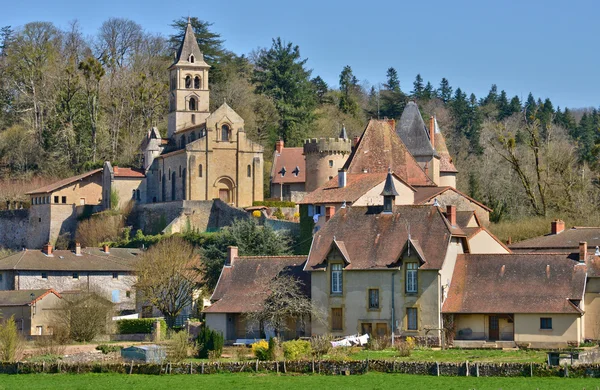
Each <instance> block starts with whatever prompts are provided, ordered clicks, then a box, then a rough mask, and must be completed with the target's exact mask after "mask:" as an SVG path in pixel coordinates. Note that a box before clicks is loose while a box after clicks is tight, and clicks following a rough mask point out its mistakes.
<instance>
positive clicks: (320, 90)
mask: <svg viewBox="0 0 600 390" xmlns="http://www.w3.org/2000/svg"><path fill="white" fill-rule="evenodd" d="M310 82H311V83H312V85H313V88H314V90H315V94H316V96H317V97H316V99H317V102H318V103H319V104H325V103H329V102H328V101H326V100H327V98H326V97H325V94H326V93H327V91H329V86H328V85H327V83H326V82H325V80H323V79H322V78H321V76H317V77H315V78H314V79H312V80H310Z"/></svg>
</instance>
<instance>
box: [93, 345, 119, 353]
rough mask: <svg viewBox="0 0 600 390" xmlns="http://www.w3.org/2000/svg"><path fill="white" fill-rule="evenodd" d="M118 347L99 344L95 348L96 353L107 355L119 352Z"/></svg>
mask: <svg viewBox="0 0 600 390" xmlns="http://www.w3.org/2000/svg"><path fill="white" fill-rule="evenodd" d="M121 348H123V347H121V346H120V345H109V344H100V345H97V346H96V350H97V351H101V352H102V353H103V354H104V355H108V354H109V353H111V352H119V351H120V350H121Z"/></svg>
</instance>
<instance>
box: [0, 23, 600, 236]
mask: <svg viewBox="0 0 600 390" xmlns="http://www.w3.org/2000/svg"><path fill="white" fill-rule="evenodd" d="M191 21H192V25H193V28H194V30H195V32H196V37H197V39H198V43H199V45H200V48H201V50H202V52H203V53H204V56H205V60H206V62H207V63H208V64H209V65H211V72H210V77H209V83H210V90H211V92H210V97H211V110H213V109H215V108H216V107H217V106H218V105H220V104H221V103H222V102H223V101H224V100H226V101H227V103H228V104H229V105H230V106H231V107H232V108H233V109H235V110H236V111H237V112H238V113H239V114H240V115H241V116H242V117H243V118H244V119H245V121H246V127H245V129H246V131H247V133H248V134H249V137H250V138H251V139H253V140H255V141H257V142H259V143H261V144H262V145H263V146H264V147H265V151H266V153H265V172H269V168H270V161H269V160H270V159H271V158H272V153H271V150H273V145H274V142H275V141H276V140H277V139H279V138H281V139H283V140H284V141H285V142H286V146H300V145H301V144H302V141H303V140H304V139H306V138H310V137H331V136H337V134H339V131H340V129H341V127H342V124H344V125H345V126H346V128H347V130H348V133H349V135H350V136H354V135H359V134H360V133H361V132H362V130H363V129H364V127H365V125H366V123H367V121H368V119H369V118H396V119H398V118H399V117H400V115H401V114H402V110H403V109H404V106H405V104H406V103H407V102H408V101H409V100H415V101H416V102H417V103H418V104H419V107H420V109H421V112H422V115H423V117H424V118H425V122H426V123H428V120H427V118H429V116H430V115H435V116H436V117H437V120H438V123H439V124H440V127H441V129H442V132H443V133H444V136H445V137H446V140H447V143H448V147H449V149H450V153H451V155H452V156H453V157H454V162H455V165H456V166H457V168H458V170H459V171H460V173H459V176H458V189H459V190H461V191H463V192H465V193H467V194H468V195H470V196H472V197H474V198H476V199H478V200H480V201H481V202H483V203H485V204H486V205H488V206H489V207H491V208H493V209H494V212H493V213H492V215H491V220H492V221H493V222H501V221H510V220H515V219H520V218H523V217H538V218H541V219H544V218H552V217H558V216H560V217H562V218H566V219H567V220H568V221H574V223H575V222H576V223H581V224H595V225H597V223H595V222H594V220H595V218H596V217H597V216H598V213H597V209H598V207H599V206H600V191H599V188H598V184H599V183H598V174H599V172H600V164H599V162H598V161H599V158H600V113H599V112H598V111H597V110H596V109H595V108H577V109H571V110H570V109H568V108H562V109H561V108H560V107H555V106H554V105H553V103H552V102H551V101H550V99H547V98H545V99H542V98H541V97H535V96H533V95H532V94H529V96H528V97H527V99H526V100H524V101H521V99H520V98H519V97H518V96H514V97H510V96H507V93H506V92H505V91H503V90H499V88H498V87H497V86H496V85H495V84H492V83H490V84H492V86H491V89H490V91H489V93H488V94H487V96H481V97H476V96H475V95H474V94H469V93H468V92H467V91H463V90H462V89H461V88H460V87H459V86H452V85H451V83H450V81H449V80H447V79H446V78H443V79H442V80H440V81H439V82H438V81H435V82H431V81H425V80H423V78H422V77H421V76H420V75H417V76H416V77H415V80H414V83H413V85H409V86H405V85H402V86H401V85H400V82H399V77H398V72H399V71H400V72H401V71H402V69H396V68H395V67H394V64H390V67H389V69H388V70H387V73H386V74H385V75H382V82H378V83H368V82H363V81H360V75H356V74H354V72H353V71H352V64H348V65H347V66H345V67H343V69H340V76H339V85H335V86H334V85H327V83H326V82H325V81H324V80H323V79H322V78H321V77H319V76H318V75H316V74H314V73H313V71H312V70H311V69H308V67H307V65H306V58H303V57H302V55H301V51H300V48H299V47H298V46H296V45H294V44H293V43H292V42H284V41H282V40H281V39H280V38H274V39H273V40H272V42H270V46H266V47H263V48H259V49H257V50H254V51H253V52H251V53H233V52H231V51H230V50H227V46H226V42H224V41H223V40H222V39H221V37H220V35H219V32H218V31H215V30H214V29H213V26H212V24H211V23H210V22H207V21H202V20H200V19H198V18H191ZM186 23H187V18H181V19H178V20H175V21H173V23H172V24H171V26H172V32H173V33H172V35H170V36H161V35H157V34H151V33H148V32H146V31H145V30H144V28H143V26H141V25H139V24H137V23H136V22H134V21H132V20H128V19H124V18H111V19H109V20H106V21H105V22H104V23H103V24H102V26H101V27H100V29H99V30H98V32H97V33H96V34H95V35H94V36H91V37H84V36H83V34H82V32H81V28H80V26H79V24H78V23H77V22H73V23H72V24H70V25H69V27H68V28H66V29H64V30H63V29H59V28H57V27H56V26H54V25H53V24H52V23H49V22H31V23H28V24H26V25H24V26H15V27H11V26H6V27H3V28H2V29H1V30H0V180H2V182H1V183H0V208H4V207H6V201H10V200H18V201H22V200H24V198H23V192H24V191H25V190H27V189H31V187H32V186H33V187H35V186H38V185H40V183H43V182H48V181H51V180H54V179H56V178H58V177H65V176H68V175H71V174H74V173H78V172H82V171H86V170H89V169H91V168H94V167H99V166H101V164H102V162H103V161H105V160H111V161H113V162H114V163H116V164H118V165H120V166H138V165H139V161H140V155H139V145H140V142H141V140H142V137H143V136H144V134H145V133H146V132H147V131H148V129H149V128H150V127H152V126H156V127H158V129H159V130H160V132H161V134H163V135H164V134H166V126H167V111H168V100H167V99H168V74H167V71H166V70H167V68H168V67H169V65H170V64H171V63H172V62H173V54H174V52H175V51H176V49H177V47H178V45H179V42H180V41H181V38H182V36H183V32H184V30H185V26H186ZM265 176H266V180H268V174H267V175H265Z"/></svg>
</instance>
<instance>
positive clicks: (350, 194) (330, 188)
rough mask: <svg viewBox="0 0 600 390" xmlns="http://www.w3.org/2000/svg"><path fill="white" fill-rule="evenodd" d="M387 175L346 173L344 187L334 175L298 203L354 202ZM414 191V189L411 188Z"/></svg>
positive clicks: (396, 176) (397, 177)
mask: <svg viewBox="0 0 600 390" xmlns="http://www.w3.org/2000/svg"><path fill="white" fill-rule="evenodd" d="M393 175H394V177H395V178H396V179H398V180H400V181H401V182H403V183H404V184H406V185H407V186H408V187H410V188H411V189H412V187H411V186H410V185H409V184H408V183H406V181H404V180H402V178H401V177H399V176H398V175H396V174H395V173H394V174H393ZM386 177H387V173H382V172H380V173H356V174H347V175H346V187H340V186H339V184H338V177H337V176H336V177H334V178H332V179H331V180H329V181H328V182H327V183H325V184H324V185H322V186H321V187H319V188H317V189H316V190H314V191H313V192H310V193H308V194H306V195H305V196H304V198H303V199H302V201H300V202H299V203H300V204H320V203H344V202H349V203H352V202H356V201H357V200H358V198H360V197H361V196H363V195H364V194H365V193H367V191H369V190H370V189H372V188H373V187H375V186H377V185H378V184H380V183H382V182H383V181H384V180H385V179H386ZM413 191H414V190H413Z"/></svg>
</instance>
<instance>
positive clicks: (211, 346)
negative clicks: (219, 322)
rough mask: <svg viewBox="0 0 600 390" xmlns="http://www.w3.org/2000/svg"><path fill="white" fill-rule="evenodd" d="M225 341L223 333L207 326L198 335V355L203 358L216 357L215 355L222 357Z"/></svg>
mask: <svg viewBox="0 0 600 390" xmlns="http://www.w3.org/2000/svg"><path fill="white" fill-rule="evenodd" d="M223 343H224V339H223V335H222V334H221V333H220V332H217V331H214V330H211V329H210V328H208V327H207V326H205V327H204V328H202V330H201V331H200V334H199V335H198V357H199V358H201V359H207V358H215V355H217V357H221V354H222V353H223ZM210 352H212V354H211V353H210Z"/></svg>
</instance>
